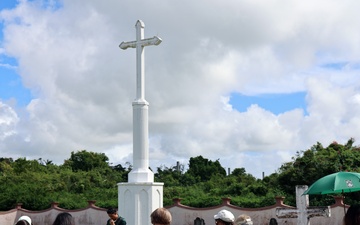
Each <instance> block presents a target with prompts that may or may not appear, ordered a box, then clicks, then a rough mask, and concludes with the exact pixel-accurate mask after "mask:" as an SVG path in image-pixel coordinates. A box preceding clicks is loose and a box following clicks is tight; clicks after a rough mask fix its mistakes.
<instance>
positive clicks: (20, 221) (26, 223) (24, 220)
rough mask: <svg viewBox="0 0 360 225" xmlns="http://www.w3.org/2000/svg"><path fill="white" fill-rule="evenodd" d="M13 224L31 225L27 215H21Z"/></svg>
mask: <svg viewBox="0 0 360 225" xmlns="http://www.w3.org/2000/svg"><path fill="white" fill-rule="evenodd" d="M15 225H32V223H31V219H30V217H28V216H21V217H20V218H19V219H18V221H17V222H16V223H15Z"/></svg>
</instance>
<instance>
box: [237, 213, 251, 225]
mask: <svg viewBox="0 0 360 225" xmlns="http://www.w3.org/2000/svg"><path fill="white" fill-rule="evenodd" d="M252 224H253V222H252V221H251V218H250V216H248V215H245V214H243V215H240V216H239V217H238V218H236V220H235V225H252Z"/></svg>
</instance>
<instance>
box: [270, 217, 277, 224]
mask: <svg viewBox="0 0 360 225" xmlns="http://www.w3.org/2000/svg"><path fill="white" fill-rule="evenodd" d="M277 224H278V222H277V220H276V219H275V218H271V219H270V222H269V225H277Z"/></svg>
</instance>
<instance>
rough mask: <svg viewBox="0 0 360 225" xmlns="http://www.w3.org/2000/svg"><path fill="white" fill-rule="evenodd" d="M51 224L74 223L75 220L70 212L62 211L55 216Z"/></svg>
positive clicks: (69, 224)
mask: <svg viewBox="0 0 360 225" xmlns="http://www.w3.org/2000/svg"><path fill="white" fill-rule="evenodd" d="M53 225H75V221H74V218H73V217H72V216H71V214H70V213H67V212H63V213H59V214H58V215H57V216H56V218H55V221H54V223H53Z"/></svg>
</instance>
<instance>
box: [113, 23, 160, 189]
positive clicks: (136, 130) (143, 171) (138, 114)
mask: <svg viewBox="0 0 360 225" xmlns="http://www.w3.org/2000/svg"><path fill="white" fill-rule="evenodd" d="M135 27H136V41H129V42H122V43H121V44H120V45H119V47H120V48H121V49H124V50H125V49H127V48H136V99H135V100H134V101H133V103H132V106H133V169H132V170H131V172H130V173H129V175H128V182H129V183H137V182H154V173H153V172H152V171H151V170H150V169H149V143H148V142H149V140H148V139H149V128H148V126H149V125H148V124H149V121H148V108H149V107H148V106H149V103H148V102H147V101H146V100H145V81H144V80H145V73H144V71H145V69H144V68H145V65H144V47H145V46H149V45H159V44H160V43H161V39H160V38H158V37H156V36H155V37H153V38H147V39H144V27H145V25H144V23H143V22H142V21H141V20H138V21H137V22H136V25H135Z"/></svg>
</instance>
